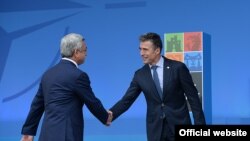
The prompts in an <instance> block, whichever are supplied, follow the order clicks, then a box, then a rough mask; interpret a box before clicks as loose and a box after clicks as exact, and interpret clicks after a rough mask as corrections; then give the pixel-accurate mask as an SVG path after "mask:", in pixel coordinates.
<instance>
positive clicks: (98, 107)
mask: <svg viewBox="0 0 250 141" xmlns="http://www.w3.org/2000/svg"><path fill="white" fill-rule="evenodd" d="M76 93H77V95H78V96H79V97H80V98H81V99H82V101H83V102H84V103H85V104H86V106H87V107H88V109H89V110H90V112H91V113H92V114H93V115H94V116H95V117H96V118H97V119H98V120H100V121H101V122H102V123H103V124H106V122H107V119H108V113H107V111H106V109H105V108H104V107H103V105H102V103H101V101H100V100H99V99H98V98H97V97H96V96H95V95H94V93H93V91H92V88H91V86H90V80H89V77H88V75H87V74H86V73H82V74H81V75H80V77H79V78H78V79H77V80H76Z"/></svg>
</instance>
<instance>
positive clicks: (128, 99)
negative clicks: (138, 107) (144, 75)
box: [110, 74, 141, 120]
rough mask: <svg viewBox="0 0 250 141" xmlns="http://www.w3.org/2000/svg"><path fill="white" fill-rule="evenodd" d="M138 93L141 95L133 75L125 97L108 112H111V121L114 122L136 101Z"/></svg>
mask: <svg viewBox="0 0 250 141" xmlns="http://www.w3.org/2000/svg"><path fill="white" fill-rule="evenodd" d="M140 93H141V88H140V86H139V85H138V81H137V79H136V74H135V75H134V78H133V80H132V82H131V83H130V86H129V88H128V89H127V91H126V93H125V95H124V96H123V97H122V99H121V100H119V101H118V102H117V103H116V104H115V105H114V106H113V107H112V108H110V111H112V112H113V120H115V119H116V118H117V117H119V116H120V115H121V114H123V113H124V112H125V111H127V110H128V109H129V107H130V106H131V105H132V104H133V103H134V101H135V100H136V99H137V97H138V96H139V94H140Z"/></svg>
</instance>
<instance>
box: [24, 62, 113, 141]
mask: <svg viewBox="0 0 250 141" xmlns="http://www.w3.org/2000/svg"><path fill="white" fill-rule="evenodd" d="M84 104H86V106H87V107H88V109H89V110H90V112H91V113H92V114H94V116H95V117H97V118H98V119H99V120H100V121H101V122H102V123H103V124H105V123H106V121H107V118H108V114H107V112H106V110H105V109H104V107H103V105H102V104H101V102H100V100H99V99H97V98H96V97H95V95H94V93H93V92H92V89H91V86H90V80H89V77H88V75H87V74H86V73H85V72H83V71H81V70H80V69H78V68H77V67H76V66H75V65H74V64H73V63H72V62H70V61H68V60H61V61H60V63H58V64H57V65H56V66H54V67H53V68H51V69H49V70H48V71H47V72H45V73H44V75H43V76H42V79H41V83H40V86H39V89H38V92H37V94H36V96H35V98H34V99H33V102H32V105H31V108H30V112H29V114H28V117H27V119H26V121H25V123H24V125H23V128H22V134H26V135H35V134H36V131H37V127H38V124H39V121H40V119H41V116H42V115H43V113H44V119H43V123H42V128H41V133H40V137H39V141H82V140H83V127H84V122H83V113H82V107H83V105H84Z"/></svg>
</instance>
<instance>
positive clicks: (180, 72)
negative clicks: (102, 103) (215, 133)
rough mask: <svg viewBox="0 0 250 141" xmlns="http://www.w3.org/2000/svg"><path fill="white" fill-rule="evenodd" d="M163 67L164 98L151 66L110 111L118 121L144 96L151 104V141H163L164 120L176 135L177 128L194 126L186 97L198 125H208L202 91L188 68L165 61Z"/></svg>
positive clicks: (148, 116)
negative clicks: (184, 125) (200, 91)
mask: <svg viewBox="0 0 250 141" xmlns="http://www.w3.org/2000/svg"><path fill="white" fill-rule="evenodd" d="M163 66H164V68H163V98H161V97H160V96H159V94H158V92H157V89H156V87H155V84H154V81H153V78H152V74H151V70H150V67H149V65H144V66H143V67H142V68H140V69H139V70H137V71H136V72H135V74H134V77H133V80H132V82H131V84H130V87H129V88H128V90H127V92H126V94H125V95H124V96H123V97H122V99H121V100H120V101H118V102H117V103H116V104H115V105H114V106H113V107H112V108H111V109H110V110H111V111H112V112H113V116H114V118H113V119H116V118H117V117H118V116H120V115H121V114H122V113H123V112H125V111H126V110H127V109H128V108H129V107H130V106H131V105H132V104H133V102H134V101H135V100H136V98H137V97H138V96H139V94H140V93H141V92H143V93H144V96H145V99H146V103H147V117H146V123H147V126H146V127H147V138H148V141H160V137H161V132H162V125H163V119H164V118H165V119H166V121H167V122H165V123H167V125H166V126H168V127H169V128H170V132H171V133H170V134H172V135H174V126H175V125H177V124H191V119H190V116H189V110H188V106H187V103H186V98H185V95H186V96H187V98H188V101H189V103H190V105H191V109H192V112H193V116H194V123H195V124H205V118H204V114H203V111H202V106H201V103H200V100H199V97H198V91H197V89H196V88H195V86H194V83H193V80H192V77H191V75H190V73H189V70H188V68H187V67H186V65H185V64H184V63H182V62H178V61H174V60H170V59H167V58H165V57H164V65H163ZM184 93H185V95H184Z"/></svg>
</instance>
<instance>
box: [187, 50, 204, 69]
mask: <svg viewBox="0 0 250 141" xmlns="http://www.w3.org/2000/svg"><path fill="white" fill-rule="evenodd" d="M184 63H185V64H186V65H187V67H188V69H189V71H202V65H203V56H202V52H187V53H186V52H185V53H184Z"/></svg>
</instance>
